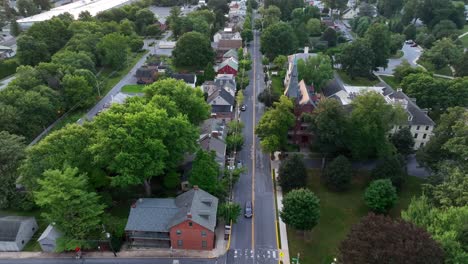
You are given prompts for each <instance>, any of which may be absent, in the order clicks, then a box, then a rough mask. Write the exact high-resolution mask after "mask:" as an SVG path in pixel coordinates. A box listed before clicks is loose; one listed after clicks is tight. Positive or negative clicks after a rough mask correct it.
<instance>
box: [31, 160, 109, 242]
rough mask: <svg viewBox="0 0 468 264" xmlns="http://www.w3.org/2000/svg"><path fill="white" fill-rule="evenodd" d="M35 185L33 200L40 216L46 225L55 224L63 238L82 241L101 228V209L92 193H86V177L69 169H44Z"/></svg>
mask: <svg viewBox="0 0 468 264" xmlns="http://www.w3.org/2000/svg"><path fill="white" fill-rule="evenodd" d="M38 183H39V189H38V190H37V191H35V192H34V197H35V201H36V203H37V204H38V205H39V206H40V207H41V208H42V216H43V217H44V218H45V219H46V221H47V222H48V223H55V225H56V227H57V228H58V229H59V230H60V232H62V233H63V235H64V236H65V237H67V238H68V239H73V240H85V239H87V238H89V236H90V235H91V234H93V233H94V232H96V231H98V230H99V229H101V223H102V215H103V213H104V208H105V206H104V205H102V204H100V199H99V196H98V195H97V194H96V193H95V192H92V191H89V184H88V179H87V177H86V174H80V173H79V171H78V169H77V168H70V167H65V168H64V169H63V170H47V171H45V172H44V178H43V179H40V180H39V181H38ZM77 246H80V245H77Z"/></svg>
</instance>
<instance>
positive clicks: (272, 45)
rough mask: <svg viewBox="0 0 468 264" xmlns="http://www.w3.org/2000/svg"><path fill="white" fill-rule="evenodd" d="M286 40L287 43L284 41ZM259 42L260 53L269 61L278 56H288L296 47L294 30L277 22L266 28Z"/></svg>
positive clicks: (283, 23)
mask: <svg viewBox="0 0 468 264" xmlns="http://www.w3.org/2000/svg"><path fill="white" fill-rule="evenodd" d="M286 39H287V40H288V41H285V40H286ZM260 42H261V49H262V53H263V54H265V56H267V57H268V58H269V59H270V60H273V59H274V58H276V57H277V56H278V55H289V54H291V53H293V52H294V50H295V49H296V47H297V40H296V35H295V34H294V30H293V29H292V28H291V26H290V25H289V24H287V23H285V22H278V23H275V24H273V25H271V26H269V27H268V28H266V29H265V31H264V32H263V33H262V37H261V39H260Z"/></svg>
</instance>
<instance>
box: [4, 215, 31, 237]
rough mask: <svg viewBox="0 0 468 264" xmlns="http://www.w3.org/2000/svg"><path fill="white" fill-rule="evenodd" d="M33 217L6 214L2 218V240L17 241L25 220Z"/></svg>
mask: <svg viewBox="0 0 468 264" xmlns="http://www.w3.org/2000/svg"><path fill="white" fill-rule="evenodd" d="M32 218H33V217H26V216H5V217H2V218H0V241H15V240H16V236H17V235H18V232H19V230H20V229H21V225H22V224H23V222H25V221H28V220H30V219H32Z"/></svg>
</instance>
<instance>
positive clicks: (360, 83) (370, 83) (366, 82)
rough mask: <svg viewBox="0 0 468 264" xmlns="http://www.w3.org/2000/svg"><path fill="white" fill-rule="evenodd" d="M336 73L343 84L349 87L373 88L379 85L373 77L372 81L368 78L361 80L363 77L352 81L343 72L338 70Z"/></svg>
mask: <svg viewBox="0 0 468 264" xmlns="http://www.w3.org/2000/svg"><path fill="white" fill-rule="evenodd" d="M337 72H338V74H339V75H340V77H341V79H342V80H343V82H344V83H346V84H349V85H355V86H374V85H376V84H378V83H379V79H378V78H375V77H374V79H368V78H363V77H356V78H354V79H352V78H351V77H350V76H348V74H346V73H345V72H344V71H341V70H339V71H337Z"/></svg>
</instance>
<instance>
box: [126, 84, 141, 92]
mask: <svg viewBox="0 0 468 264" xmlns="http://www.w3.org/2000/svg"><path fill="white" fill-rule="evenodd" d="M143 88H145V85H139V84H128V85H125V86H124V87H122V93H142V92H143Z"/></svg>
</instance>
